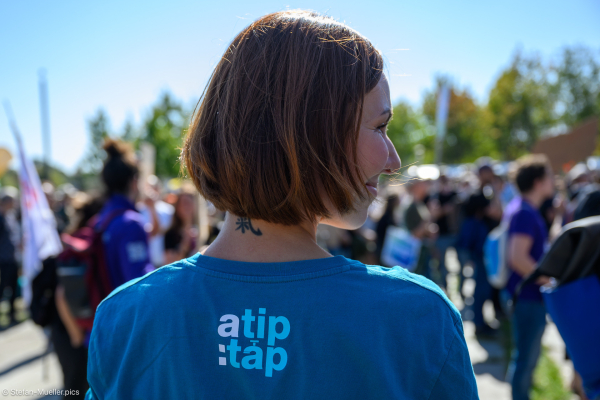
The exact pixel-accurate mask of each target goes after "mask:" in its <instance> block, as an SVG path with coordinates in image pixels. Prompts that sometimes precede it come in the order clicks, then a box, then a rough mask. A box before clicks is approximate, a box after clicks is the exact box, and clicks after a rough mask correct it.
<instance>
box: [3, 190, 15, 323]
mask: <svg viewBox="0 0 600 400" xmlns="http://www.w3.org/2000/svg"><path fill="white" fill-rule="evenodd" d="M14 205H15V198H14V195H13V194H11V193H9V192H4V193H3V194H2V195H1V197H0V300H1V299H2V298H3V297H4V296H5V295H6V293H5V291H6V289H8V290H9V295H8V297H9V311H8V313H9V316H10V323H11V324H12V323H15V322H16V318H15V300H16V298H17V284H18V277H19V266H18V264H17V259H16V258H15V245H14V243H13V241H12V238H11V230H10V227H9V225H8V222H7V220H6V215H7V213H8V212H10V210H12V209H13V208H14Z"/></svg>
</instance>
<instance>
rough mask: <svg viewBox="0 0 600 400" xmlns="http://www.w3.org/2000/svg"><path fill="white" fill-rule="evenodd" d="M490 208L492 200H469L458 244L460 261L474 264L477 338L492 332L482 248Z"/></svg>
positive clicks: (479, 198)
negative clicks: (486, 317)
mask: <svg viewBox="0 0 600 400" xmlns="http://www.w3.org/2000/svg"><path fill="white" fill-rule="evenodd" d="M489 206H490V201H489V200H488V199H487V198H486V197H485V196H471V197H470V198H469V200H468V202H467V204H465V207H464V210H465V219H464V221H463V223H462V225H461V230H460V234H459V237H458V240H457V245H456V247H457V251H458V252H459V253H460V254H461V258H462V259H464V260H469V261H471V263H472V265H473V273H474V279H475V293H474V294H473V306H472V310H473V323H474V324H475V332H476V334H478V335H482V334H489V333H491V332H492V328H491V327H490V326H489V325H487V324H486V323H485V321H484V319H483V304H484V303H485V301H486V300H487V299H489V298H490V296H491V291H492V287H491V285H490V283H489V282H488V280H487V273H486V270H485V264H484V261H483V255H484V254H483V247H484V244H485V239H486V237H487V235H488V233H489V226H488V224H487V223H486V221H485V216H486V213H487V210H488V207H489ZM461 292H462V290H461Z"/></svg>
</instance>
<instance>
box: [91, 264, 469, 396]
mask: <svg viewBox="0 0 600 400" xmlns="http://www.w3.org/2000/svg"><path fill="white" fill-rule="evenodd" d="M88 381H89V384H90V389H89V390H88V392H87V394H86V398H87V399H150V398H154V399H192V398H197V399H217V398H222V399H352V398H354V399H367V398H368V399H436V400H443V399H461V400H465V399H477V398H478V395H477V387H476V383H475V375H474V373H473V368H472V365H471V362H470V359H469V353H468V350H467V345H466V342H465V338H464V333H463V325H462V320H461V317H460V314H459V312H458V311H457V310H456V308H455V307H454V305H453V304H452V303H451V302H450V301H449V300H448V298H447V297H446V296H445V295H444V293H443V292H442V291H441V290H440V289H438V287H437V286H435V285H434V284H433V283H432V282H431V281H429V280H427V279H425V278H423V277H421V276H418V275H415V274H412V273H409V272H408V271H406V270H404V269H402V268H399V267H395V268H392V269H387V268H383V267H379V266H370V265H364V264H362V263H360V262H358V261H354V260H350V259H348V258H346V257H344V256H335V257H329V258H321V259H316V260H307V261H292V262H276V263H250V262H241V261H230V260H223V259H219V258H213V257H208V256H204V255H201V254H199V253H198V254H196V255H195V256H193V257H190V258H188V259H184V260H181V261H178V262H176V263H173V264H170V265H168V266H164V267H161V268H159V269H157V270H156V271H154V272H151V273H149V274H147V275H145V276H144V277H142V278H139V279H136V280H133V281H130V282H128V283H126V284H125V285H122V286H121V287H119V288H117V289H116V290H115V291H113V292H112V293H111V295H110V296H109V297H107V298H106V299H105V300H104V301H103V302H102V303H101V304H100V306H99V307H98V310H97V313H96V319H95V322H94V328H93V331H92V338H91V342H90V347H89V359H88Z"/></svg>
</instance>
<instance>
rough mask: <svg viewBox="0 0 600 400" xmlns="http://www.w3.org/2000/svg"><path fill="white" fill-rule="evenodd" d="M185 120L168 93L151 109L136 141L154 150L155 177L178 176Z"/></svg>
mask: <svg viewBox="0 0 600 400" xmlns="http://www.w3.org/2000/svg"><path fill="white" fill-rule="evenodd" d="M187 120H188V117H187V115H186V113H185V112H184V110H183V107H182V106H181V103H179V102H178V101H176V100H173V98H172V96H171V95H170V94H169V93H164V94H163V95H162V96H161V98H160V99H159V101H158V102H157V103H156V104H155V105H154V106H153V107H152V110H151V111H150V114H149V116H148V118H147V119H146V121H145V122H144V127H143V132H142V135H141V136H140V137H139V139H138V141H146V142H149V143H151V144H152V145H154V147H155V148H156V175H157V176H160V177H174V176H177V175H178V174H179V154H180V149H181V146H182V140H183V130H184V128H185V127H186V124H187Z"/></svg>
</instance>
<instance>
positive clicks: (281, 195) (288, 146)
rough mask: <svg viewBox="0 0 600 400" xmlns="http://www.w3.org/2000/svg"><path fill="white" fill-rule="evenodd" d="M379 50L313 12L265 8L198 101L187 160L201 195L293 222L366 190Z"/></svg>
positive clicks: (352, 200)
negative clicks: (366, 118)
mask: <svg viewBox="0 0 600 400" xmlns="http://www.w3.org/2000/svg"><path fill="white" fill-rule="evenodd" d="M382 69H383V59H382V56H381V53H380V52H379V51H378V50H377V49H375V48H374V46H373V45H372V44H371V43H370V42H369V41H368V40H367V39H366V38H364V37H363V36H361V35H360V34H359V33H358V32H356V31H354V30H353V29H351V28H349V27H348V26H346V25H344V24H342V23H340V22H337V21H335V20H334V19H332V18H330V17H327V16H322V15H319V14H317V13H315V12H310V11H302V10H291V11H282V12H276V13H272V14H268V15H265V16H264V17H262V18H260V19H258V20H257V21H255V22H254V23H252V24H251V25H250V26H248V27H247V28H246V29H244V30H243V31H242V32H240V33H239V34H238V35H237V37H236V38H235V39H234V40H233V42H232V43H231V44H230V45H229V47H228V49H227V51H226V52H225V54H224V55H223V57H222V59H221V60H220V62H219V63H218V65H217V67H216V68H215V70H214V72H213V74H212V76H211V78H210V81H209V83H208V85H207V86H206V88H205V90H204V93H203V95H202V97H201V99H200V101H199V106H197V107H196V110H195V112H194V116H193V118H192V122H191V124H190V129H189V132H188V135H187V137H186V140H185V143H184V146H183V149H182V159H183V163H182V164H183V165H184V166H185V167H186V168H187V172H188V174H189V176H190V177H191V179H192V181H193V182H194V184H195V186H196V188H197V189H198V191H199V192H200V194H201V195H202V196H204V197H205V198H206V199H208V200H209V201H211V202H212V203H213V204H214V205H215V207H216V208H218V209H219V210H222V211H229V212H231V213H233V214H235V215H237V216H240V217H245V218H252V219H261V220H265V221H268V222H272V223H279V224H284V225H295V224H298V223H300V222H301V221H302V220H305V219H308V220H309V221H314V220H315V218H318V217H324V218H328V217H331V215H330V213H329V211H328V209H327V207H326V205H325V203H324V201H323V199H322V198H321V194H320V191H319V188H321V190H322V191H324V193H326V195H327V196H328V197H329V199H330V200H331V203H332V205H333V207H335V208H336V209H337V210H338V211H339V212H340V213H341V214H344V213H347V212H351V211H353V210H354V209H355V206H356V203H357V198H358V199H359V200H365V199H367V198H368V196H369V193H368V191H367V190H366V188H365V186H364V181H363V178H364V175H363V173H362V171H360V168H359V166H358V163H357V141H358V132H359V127H360V123H361V119H362V108H363V101H364V98H365V95H366V94H367V93H368V92H369V91H371V90H372V89H373V88H374V87H375V86H376V85H377V83H378V82H379V80H380V78H381V76H382V72H383V71H382Z"/></svg>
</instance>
